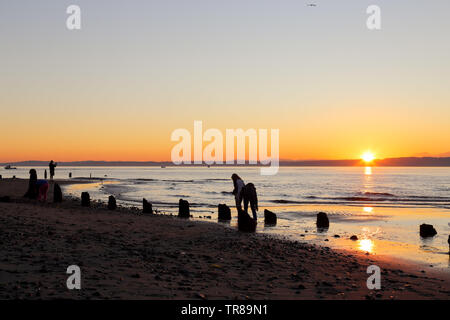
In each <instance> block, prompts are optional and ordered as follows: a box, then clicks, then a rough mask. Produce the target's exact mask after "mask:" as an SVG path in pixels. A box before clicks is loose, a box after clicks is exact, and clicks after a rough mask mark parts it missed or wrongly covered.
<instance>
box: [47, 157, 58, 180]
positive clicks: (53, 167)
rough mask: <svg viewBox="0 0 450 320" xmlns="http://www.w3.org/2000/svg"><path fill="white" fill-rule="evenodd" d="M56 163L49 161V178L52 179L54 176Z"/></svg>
mask: <svg viewBox="0 0 450 320" xmlns="http://www.w3.org/2000/svg"><path fill="white" fill-rule="evenodd" d="M57 165H58V164H57V163H56V162H53V160H52V161H50V163H49V164H48V167H49V169H50V180H53V177H54V176H55V168H56V166H57Z"/></svg>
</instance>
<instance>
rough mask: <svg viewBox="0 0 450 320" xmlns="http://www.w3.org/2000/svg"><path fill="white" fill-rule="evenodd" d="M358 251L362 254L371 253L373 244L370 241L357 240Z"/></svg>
mask: <svg viewBox="0 0 450 320" xmlns="http://www.w3.org/2000/svg"><path fill="white" fill-rule="evenodd" d="M358 245H359V250H361V251H364V252H369V253H373V251H374V242H373V241H372V240H370V239H362V240H359V244H358Z"/></svg>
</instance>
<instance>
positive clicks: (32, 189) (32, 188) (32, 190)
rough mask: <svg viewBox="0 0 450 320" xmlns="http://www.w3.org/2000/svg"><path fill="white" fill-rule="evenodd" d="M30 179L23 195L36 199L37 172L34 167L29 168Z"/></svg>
mask: <svg viewBox="0 0 450 320" xmlns="http://www.w3.org/2000/svg"><path fill="white" fill-rule="evenodd" d="M29 174H30V180H29V181H28V190H27V192H26V193H25V195H24V197H25V198H28V199H36V198H37V196H38V190H37V185H36V182H37V173H36V170H35V169H30V171H29Z"/></svg>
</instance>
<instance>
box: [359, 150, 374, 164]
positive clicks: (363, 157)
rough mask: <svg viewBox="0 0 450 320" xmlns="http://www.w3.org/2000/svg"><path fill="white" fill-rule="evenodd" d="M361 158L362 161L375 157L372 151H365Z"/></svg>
mask: <svg viewBox="0 0 450 320" xmlns="http://www.w3.org/2000/svg"><path fill="white" fill-rule="evenodd" d="M361 159H363V161H364V162H372V161H373V160H374V159H375V155H374V154H373V152H370V151H366V152H364V154H363V155H362V156H361Z"/></svg>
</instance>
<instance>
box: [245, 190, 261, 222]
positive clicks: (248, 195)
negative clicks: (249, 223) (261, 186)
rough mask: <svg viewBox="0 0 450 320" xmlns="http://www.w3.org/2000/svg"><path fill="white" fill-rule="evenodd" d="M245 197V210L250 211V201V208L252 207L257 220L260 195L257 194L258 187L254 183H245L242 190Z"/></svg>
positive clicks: (254, 217)
mask: <svg viewBox="0 0 450 320" xmlns="http://www.w3.org/2000/svg"><path fill="white" fill-rule="evenodd" d="M242 196H243V198H244V211H245V212H247V213H248V204H249V203H250V209H252V213H253V219H255V220H257V219H258V217H257V216H256V212H257V211H258V195H257V194H256V188H255V185H254V184H253V183H248V184H246V185H245V187H244V190H243V192H242Z"/></svg>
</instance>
